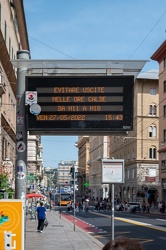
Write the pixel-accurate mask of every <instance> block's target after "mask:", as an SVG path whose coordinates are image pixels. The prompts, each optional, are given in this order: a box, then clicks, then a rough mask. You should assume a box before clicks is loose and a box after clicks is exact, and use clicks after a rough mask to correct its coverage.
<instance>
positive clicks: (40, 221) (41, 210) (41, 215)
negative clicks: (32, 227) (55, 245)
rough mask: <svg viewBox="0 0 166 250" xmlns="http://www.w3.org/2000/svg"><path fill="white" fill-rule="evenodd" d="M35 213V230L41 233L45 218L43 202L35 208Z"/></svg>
mask: <svg viewBox="0 0 166 250" xmlns="http://www.w3.org/2000/svg"><path fill="white" fill-rule="evenodd" d="M36 213H37V219H38V227H37V230H38V232H40V233H42V232H43V228H44V221H45V219H46V217H47V213H46V208H45V206H44V202H43V201H41V202H40V206H39V207H38V208H37V210H36Z"/></svg>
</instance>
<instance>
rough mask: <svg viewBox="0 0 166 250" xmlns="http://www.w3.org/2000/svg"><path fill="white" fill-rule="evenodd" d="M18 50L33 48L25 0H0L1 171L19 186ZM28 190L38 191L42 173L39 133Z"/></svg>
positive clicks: (32, 144) (30, 153)
mask: <svg viewBox="0 0 166 250" xmlns="http://www.w3.org/2000/svg"><path fill="white" fill-rule="evenodd" d="M18 50H28V51H29V50H30V48H29V41H28V34H27V27H26V19H25V13H24V6H23V0H12V1H11V0H10V1H9V0H0V161H1V162H0V172H1V173H2V172H6V173H7V174H8V176H9V185H10V187H12V188H13V189H14V188H15V161H16V141H18V140H20V138H16V106H17V96H16V88H17V79H16V76H17V75H16V73H17V72H16V70H15V69H14V68H13V65H12V64H11V60H12V59H16V58H17V55H16V54H17V51H18ZM28 140H29V141H28V143H27V191H28V192H29V191H33V192H35V191H36V184H37V182H38V181H40V179H41V176H42V165H43V163H42V146H41V141H40V137H39V136H33V137H32V136H28Z"/></svg>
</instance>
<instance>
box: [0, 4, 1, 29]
mask: <svg viewBox="0 0 166 250" xmlns="http://www.w3.org/2000/svg"><path fill="white" fill-rule="evenodd" d="M0 30H1V3H0Z"/></svg>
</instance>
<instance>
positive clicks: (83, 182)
mask: <svg viewBox="0 0 166 250" xmlns="http://www.w3.org/2000/svg"><path fill="white" fill-rule="evenodd" d="M76 147H77V148H78V162H79V165H78V190H79V193H80V194H86V193H87V192H88V190H89V157H90V156H89V149H90V145H89V136H78V141H77V143H76Z"/></svg>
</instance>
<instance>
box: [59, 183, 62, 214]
mask: <svg viewBox="0 0 166 250" xmlns="http://www.w3.org/2000/svg"><path fill="white" fill-rule="evenodd" d="M59 206H60V211H59V214H60V218H61V212H62V211H61V185H60V186H59Z"/></svg>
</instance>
